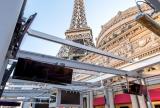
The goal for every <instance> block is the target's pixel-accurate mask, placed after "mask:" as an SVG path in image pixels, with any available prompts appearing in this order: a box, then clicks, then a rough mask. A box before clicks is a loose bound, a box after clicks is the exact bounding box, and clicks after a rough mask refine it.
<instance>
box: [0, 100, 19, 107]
mask: <svg viewBox="0 0 160 108" xmlns="http://www.w3.org/2000/svg"><path fill="white" fill-rule="evenodd" d="M20 105H21V103H20V102H11V101H0V106H20Z"/></svg>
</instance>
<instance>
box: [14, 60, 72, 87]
mask: <svg viewBox="0 0 160 108" xmlns="http://www.w3.org/2000/svg"><path fill="white" fill-rule="evenodd" d="M72 73H73V70H72V69H69V68H66V67H63V66H58V65H51V64H47V63H41V62H37V61H33V60H30V59H24V58H19V59H18V62H17V65H16V68H15V71H14V73H13V78H14V79H21V80H28V81H36V82H43V83H51V84H71V82H72Z"/></svg>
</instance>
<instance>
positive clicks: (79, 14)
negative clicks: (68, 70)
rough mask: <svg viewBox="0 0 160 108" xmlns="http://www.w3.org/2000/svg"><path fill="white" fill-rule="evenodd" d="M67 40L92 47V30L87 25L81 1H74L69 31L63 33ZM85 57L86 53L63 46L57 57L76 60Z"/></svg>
mask: <svg viewBox="0 0 160 108" xmlns="http://www.w3.org/2000/svg"><path fill="white" fill-rule="evenodd" d="M65 36H66V39H67V40H71V41H74V42H77V43H80V44H83V45H87V46H92V47H94V43H93V36H92V30H91V28H90V27H88V25H87V20H86V15H85V7H84V1H83V0H74V9H73V15H72V20H71V24H70V28H69V30H67V31H66V32H65ZM85 55H87V51H85V50H82V49H79V48H75V47H70V46H65V45H63V46H62V47H61V48H60V50H59V53H58V55H57V56H58V57H60V58H66V59H73V60H78V59H80V58H81V57H83V56H85Z"/></svg>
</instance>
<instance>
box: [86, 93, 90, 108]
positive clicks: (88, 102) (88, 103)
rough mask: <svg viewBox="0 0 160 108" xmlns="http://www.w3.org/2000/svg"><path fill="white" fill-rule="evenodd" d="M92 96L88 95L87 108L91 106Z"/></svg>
mask: <svg viewBox="0 0 160 108" xmlns="http://www.w3.org/2000/svg"><path fill="white" fill-rule="evenodd" d="M89 97H90V96H89V94H88V95H87V108H89V106H90V98H89Z"/></svg>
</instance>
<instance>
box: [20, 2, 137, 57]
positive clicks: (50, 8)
mask: <svg viewBox="0 0 160 108" xmlns="http://www.w3.org/2000/svg"><path fill="white" fill-rule="evenodd" d="M84 1H85V9H86V17H87V22H88V25H89V26H90V27H91V28H92V31H93V37H94V38H96V37H97V36H98V34H99V33H100V30H101V25H103V24H105V23H106V22H107V21H108V20H110V19H111V18H112V17H114V16H115V15H116V14H117V13H118V11H123V10H125V9H127V8H129V7H132V6H135V2H134V0H84ZM73 2H74V0H28V2H27V6H26V10H25V16H26V17H29V15H31V14H33V13H35V12H37V13H38V15H37V17H36V19H35V20H34V22H33V24H32V26H31V28H32V29H34V30H38V31H41V32H44V33H47V34H51V35H54V36H58V37H60V38H65V35H64V32H65V31H66V30H67V29H68V28H69V25H70V22H71V17H72V11H73ZM59 48H60V45H58V44H55V43H51V42H47V41H44V40H40V39H36V38H33V37H29V36H26V37H25V38H24V39H23V42H22V45H21V49H23V50H27V51H31V52H37V53H41V54H46V55H53V56H55V55H56V54H57V52H58V50H59Z"/></svg>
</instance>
